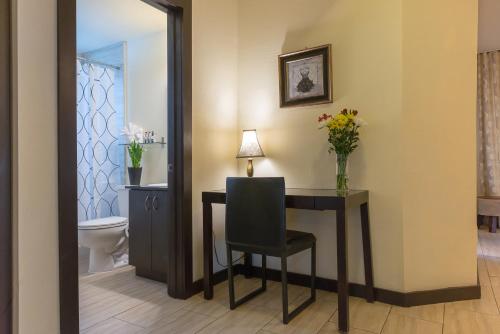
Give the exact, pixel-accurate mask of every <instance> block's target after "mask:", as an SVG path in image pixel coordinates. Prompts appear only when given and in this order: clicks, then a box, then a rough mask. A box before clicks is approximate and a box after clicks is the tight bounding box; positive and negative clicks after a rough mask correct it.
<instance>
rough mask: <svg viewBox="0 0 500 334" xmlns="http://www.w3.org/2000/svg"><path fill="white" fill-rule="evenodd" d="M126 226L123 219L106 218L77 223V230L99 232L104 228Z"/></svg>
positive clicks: (126, 220)
mask: <svg viewBox="0 0 500 334" xmlns="http://www.w3.org/2000/svg"><path fill="white" fill-rule="evenodd" d="M127 224H128V219H127V218H124V217H106V218H99V219H92V220H86V221H82V222H79V223H78V229H79V230H100V229H106V228H113V227H120V226H124V225H127Z"/></svg>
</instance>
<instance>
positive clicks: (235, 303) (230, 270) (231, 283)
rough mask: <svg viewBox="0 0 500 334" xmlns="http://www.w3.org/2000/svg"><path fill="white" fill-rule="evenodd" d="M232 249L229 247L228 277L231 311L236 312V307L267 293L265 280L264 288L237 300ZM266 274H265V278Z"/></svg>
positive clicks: (263, 282)
mask: <svg viewBox="0 0 500 334" xmlns="http://www.w3.org/2000/svg"><path fill="white" fill-rule="evenodd" d="M231 252H232V248H231V246H229V245H227V262H228V266H227V276H228V283H229V308H230V309H231V310H234V309H235V308H236V307H238V306H240V305H241V304H243V303H245V302H247V301H249V300H250V299H252V298H253V297H255V296H257V295H259V294H260V293H262V292H264V291H266V283H265V280H263V281H262V286H261V287H260V288H258V289H256V290H255V291H252V292H250V293H249V294H248V295H246V296H244V297H241V298H240V299H238V300H236V297H235V293H234V268H233V255H232V253H231ZM265 264H266V263H265V260H264V262H263V265H265ZM263 277H266V276H265V273H264V276H263Z"/></svg>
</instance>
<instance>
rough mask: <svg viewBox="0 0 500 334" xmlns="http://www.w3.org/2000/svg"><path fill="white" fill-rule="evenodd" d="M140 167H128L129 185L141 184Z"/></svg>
mask: <svg viewBox="0 0 500 334" xmlns="http://www.w3.org/2000/svg"><path fill="white" fill-rule="evenodd" d="M141 175H142V167H138V168H135V167H129V168H128V179H129V181H130V185H131V186H138V185H140V184H141Z"/></svg>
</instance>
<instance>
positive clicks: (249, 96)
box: [238, 0, 477, 291]
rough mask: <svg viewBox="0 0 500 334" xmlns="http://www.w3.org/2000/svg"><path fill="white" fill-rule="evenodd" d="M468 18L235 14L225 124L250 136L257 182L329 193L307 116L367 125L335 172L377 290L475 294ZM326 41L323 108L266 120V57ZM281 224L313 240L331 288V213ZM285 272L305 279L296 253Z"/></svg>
mask: <svg viewBox="0 0 500 334" xmlns="http://www.w3.org/2000/svg"><path fill="white" fill-rule="evenodd" d="M264 7H265V8H266V10H265V11H262V8H264ZM451 7H453V8H454V10H453V15H450V13H449V8H451ZM278 12H279V13H280V15H276V14H275V13H278ZM476 15H477V2H476V1H466V0H461V1H458V2H457V1H451V0H450V1H445V2H442V3H439V4H436V2H435V1H430V0H429V1H414V0H403V1H400V0H387V1H382V2H381V1H378V2H372V1H349V0H336V1H330V0H314V1H311V0H282V1H272V2H269V1H264V0H261V1H244V0H242V1H240V2H239V17H238V19H239V24H238V27H239V35H238V36H239V41H238V42H239V61H238V65H239V67H238V71H239V81H238V82H239V85H238V89H239V91H238V106H239V107H238V125H239V128H240V130H242V129H245V128H256V129H258V133H259V138H260V140H261V144H262V146H263V149H264V151H265V153H266V154H267V158H265V159H260V160H257V161H256V163H255V168H256V175H257V176H264V175H284V176H285V177H286V181H287V185H288V186H290V187H334V185H335V180H334V175H335V158H334V156H329V155H328V153H327V142H326V136H325V133H322V132H320V131H318V130H317V129H316V122H315V120H316V118H317V116H318V115H319V114H321V113H323V112H328V113H333V112H337V111H339V110H340V109H341V108H344V107H347V108H355V109H358V110H359V111H360V112H361V115H362V117H363V118H365V120H366V121H367V122H368V126H367V127H366V128H364V129H362V132H361V145H360V147H359V149H357V150H356V152H354V154H353V155H352V157H351V159H350V171H349V174H350V177H351V186H352V187H353V188H364V189H369V190H370V200H371V203H370V204H371V208H370V209H371V211H370V214H371V224H372V225H371V227H372V228H371V230H372V241H373V256H374V270H375V283H376V286H377V287H380V288H385V289H393V290H398V291H415V290H423V289H434V288H444V287H449V286H462V285H474V284H476V279H477V277H476V260H475V245H476V232H475V229H474V226H475V225H474V212H475V208H474V205H475V204H474V203H475V200H474V198H475V175H476V173H475V165H474V164H475V130H474V124H475V112H474V110H475V107H474V106H475V102H474V101H475V55H474V54H475V50H476V29H477V17H476ZM443 17H446V20H443ZM256 22H258V24H256ZM326 43H331V44H332V45H333V82H334V84H333V85H334V86H333V87H334V103H333V104H329V105H324V106H316V107H305V108H292V109H280V108H279V102H278V75H277V55H278V54H280V53H285V52H289V51H295V50H300V49H303V48H306V47H312V46H317V45H321V44H326ZM431 113H432V115H431ZM239 173H240V175H244V162H242V163H240V165H239ZM350 218H351V219H352V220H351V221H352V224H350V229H349V234H350V236H349V241H350V249H349V251H350V253H349V258H350V275H351V279H352V280H353V281H355V282H363V271H362V270H363V266H362V254H361V252H360V251H361V243H360V238H361V235H360V230H359V223H357V222H358V221H359V215H358V213H357V212H351V214H350ZM288 219H289V221H288V223H289V225H290V226H291V227H294V228H299V229H303V230H307V231H311V232H313V233H315V234H316V236H317V238H318V248H319V249H318V260H319V264H318V274H319V275H320V276H323V277H329V278H335V277H336V266H335V257H334V256H332V253H333V254H335V224H334V215H333V214H328V213H311V212H302V211H292V210H290V211H289V212H288ZM458 245H459V246H458ZM452 249H453V251H451V250H452ZM289 263H290V268H291V270H294V271H299V272H305V273H307V272H308V270H309V269H308V257H307V254H303V255H297V256H295V258H291V259H290V260H289ZM274 266H275V267H279V266H278V265H277V263H276V262H275V263H274Z"/></svg>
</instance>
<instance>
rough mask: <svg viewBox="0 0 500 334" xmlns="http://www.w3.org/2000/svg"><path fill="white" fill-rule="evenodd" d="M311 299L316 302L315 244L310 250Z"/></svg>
mask: <svg viewBox="0 0 500 334" xmlns="http://www.w3.org/2000/svg"><path fill="white" fill-rule="evenodd" d="M311 299H312V300H313V301H314V300H316V243H314V244H313V246H312V248H311Z"/></svg>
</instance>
